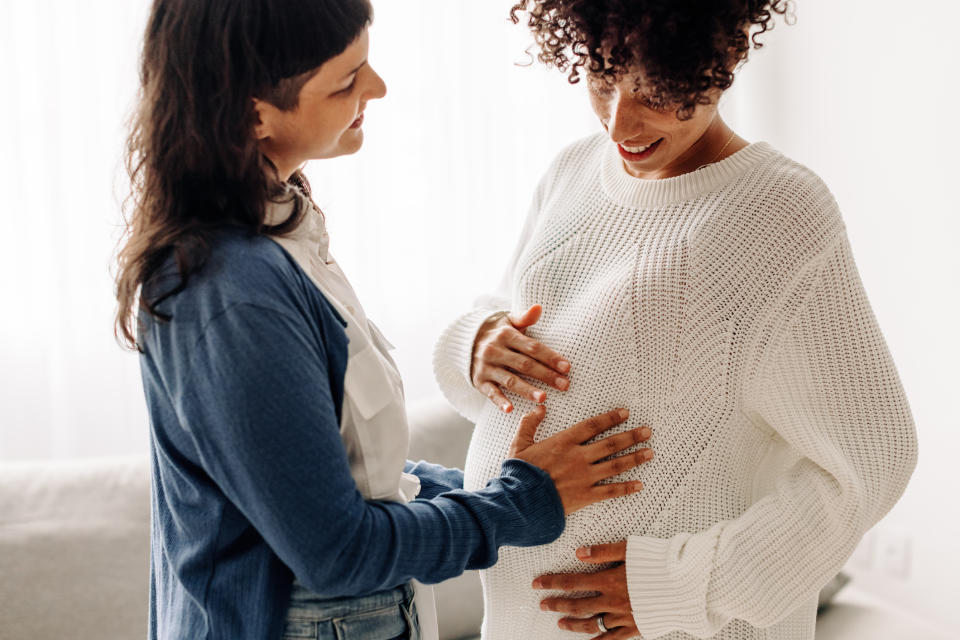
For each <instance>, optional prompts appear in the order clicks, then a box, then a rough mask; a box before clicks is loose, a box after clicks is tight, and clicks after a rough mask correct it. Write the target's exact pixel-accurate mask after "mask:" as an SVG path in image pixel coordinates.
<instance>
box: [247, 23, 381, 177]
mask: <svg viewBox="0 0 960 640" xmlns="http://www.w3.org/2000/svg"><path fill="white" fill-rule="evenodd" d="M369 45H370V35H369V32H368V30H367V29H364V31H363V33H361V34H360V36H359V37H358V38H357V39H356V40H354V41H353V43H352V44H350V46H348V47H347V48H346V50H345V51H344V52H343V53H341V54H340V55H338V56H336V57H334V58H331V59H330V60H328V61H327V62H325V63H324V64H323V65H322V66H321V67H320V69H319V70H318V71H317V73H316V74H315V75H314V76H313V77H312V78H310V79H309V80H308V81H307V82H306V83H305V84H304V85H303V88H302V89H301V90H300V96H299V101H298V103H297V106H296V107H295V108H294V109H292V110H290V111H282V110H281V109H278V108H277V107H276V106H274V105H272V104H270V103H269V102H265V101H262V100H257V99H254V104H255V107H256V110H257V113H258V115H259V117H260V122H259V124H257V126H256V129H255V133H256V136H257V139H258V140H259V142H260V149H261V151H262V152H263V153H264V154H265V155H266V156H267V157H268V158H270V160H271V161H272V162H273V163H274V165H276V167H277V169H278V171H279V173H280V177H281V178H282V179H284V180H286V179H287V178H288V177H289V176H290V174H292V173H293V171H295V170H296V169H297V167H299V166H300V165H302V164H303V163H304V162H306V161H307V160H315V159H320V158H334V157H336V156H342V155H347V154H351V153H355V152H356V151H357V150H359V149H360V147H361V145H362V144H363V129H362V126H363V111H364V109H365V108H366V106H367V102H368V101H370V100H376V99H377V98H382V97H383V96H384V95H386V93H387V87H386V85H385V84H384V82H383V79H382V78H381V77H380V76H379V75H377V73H376V71H374V70H373V68H372V67H371V66H370V63H369V62H368V61H367V52H368V51H369Z"/></svg>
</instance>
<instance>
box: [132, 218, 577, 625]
mask: <svg viewBox="0 0 960 640" xmlns="http://www.w3.org/2000/svg"><path fill="white" fill-rule="evenodd" d="M163 272H164V273H167V274H170V273H172V262H170V263H168V264H167V265H166V267H165V270H164V271H163ZM175 281H176V279H171V278H170V277H168V278H166V279H160V280H159V281H158V282H154V283H152V284H151V285H150V286H148V287H147V288H146V292H145V296H146V297H147V298H148V299H149V298H150V297H151V296H155V295H156V294H157V292H162V291H165V290H166V289H169V288H170V284H171V283H172V282H175ZM160 309H161V310H162V311H163V312H164V313H167V314H171V315H172V316H173V319H172V321H170V322H163V321H157V320H155V319H153V318H151V317H146V316H145V314H141V315H142V316H143V317H142V325H141V333H140V344H141V346H142V348H143V351H144V353H143V355H142V356H141V359H140V364H141V372H142V377H143V387H144V393H145V396H146V401H147V407H148V410H149V415H150V433H151V454H152V463H153V464H152V473H153V483H152V535H151V538H152V540H151V584H150V637H151V638H163V639H167V638H170V639H174V638H177V639H180V638H196V639H200V638H206V639H213V638H218V639H219V638H224V639H226V638H230V639H231V640H238V639H243V638H251V639H252V638H257V639H264V638H270V639H273V638H279V637H280V635H281V632H282V627H283V622H284V618H285V616H286V609H287V605H288V601H289V594H290V586H291V584H292V581H293V578H294V576H296V578H297V579H298V580H299V581H300V582H301V583H303V584H304V585H305V586H306V587H307V588H309V589H310V590H312V591H315V592H316V593H318V594H321V595H324V596H330V597H337V596H352V595H362V594H368V593H372V592H375V591H378V590H381V589H386V588H391V587H394V586H397V585H400V584H403V583H405V582H408V581H409V580H411V579H412V578H416V579H418V580H420V581H422V582H427V583H435V582H439V581H441V580H445V579H447V578H450V577H453V576H456V575H458V574H460V573H461V572H463V571H464V570H466V569H478V568H484V567H489V566H490V565H492V564H493V563H494V562H496V560H497V551H498V548H499V547H500V546H502V545H516V546H529V545H537V544H544V543H547V542H551V541H553V540H555V539H556V538H557V537H558V536H559V535H560V533H561V532H562V530H563V527H564V516H563V507H562V504H561V502H560V498H559V496H558V494H557V492H556V488H555V487H554V485H553V482H552V481H551V480H550V478H549V476H548V475H547V474H545V473H544V472H543V471H542V470H540V469H538V468H536V467H534V466H532V465H530V464H527V463H525V462H522V461H520V460H508V461H507V462H505V463H504V465H503V471H502V473H503V475H502V476H501V477H499V478H497V479H494V480H492V481H491V482H490V483H489V484H488V485H487V486H486V487H485V488H484V489H483V490H481V491H477V492H474V493H471V492H466V491H464V490H463V489H462V485H463V474H462V472H460V471H459V470H455V469H445V468H443V467H439V466H436V465H431V464H428V463H424V462H420V463H418V464H413V463H409V462H408V464H407V470H408V471H409V472H411V473H414V474H416V475H418V476H419V477H420V479H421V483H422V487H423V490H422V492H421V494H420V497H419V498H418V499H417V500H415V501H413V502H411V503H409V504H399V503H388V502H375V501H365V500H364V499H363V497H362V496H361V494H360V493H359V491H358V490H357V487H356V485H355V483H354V481H353V478H352V477H351V475H350V468H349V464H348V461H347V455H346V452H345V450H344V446H343V444H342V442H341V440H340V431H339V423H340V412H341V405H342V402H343V377H344V372H345V370H346V364H347V338H346V334H345V332H344V321H343V319H342V318H341V317H340V316H339V315H338V314H337V312H336V311H335V310H334V309H333V308H332V307H331V306H330V304H329V303H328V302H327V301H326V299H325V298H324V297H323V295H322V294H321V293H320V291H319V290H318V289H317V288H316V286H315V285H314V284H313V283H312V282H311V281H310V279H309V278H308V277H307V276H306V274H304V273H303V271H301V269H300V267H299V266H298V265H297V263H296V262H295V261H294V260H293V259H292V258H291V257H290V256H289V255H288V254H287V253H286V252H285V251H284V250H283V249H282V248H281V247H280V246H279V245H277V244H276V243H274V242H273V241H271V240H269V239H268V238H264V237H260V236H255V235H251V234H246V233H242V232H239V231H223V232H221V233H219V234H217V236H216V239H215V242H214V243H213V251H212V255H211V257H210V259H209V261H208V262H207V264H206V265H205V266H204V268H203V269H202V270H201V272H200V273H198V274H196V275H194V276H193V277H191V279H190V280H189V282H188V284H187V287H186V289H185V290H184V291H182V292H180V293H179V294H177V295H175V296H173V297H171V298H169V299H167V300H165V301H164V302H163V303H162V304H161V305H160Z"/></svg>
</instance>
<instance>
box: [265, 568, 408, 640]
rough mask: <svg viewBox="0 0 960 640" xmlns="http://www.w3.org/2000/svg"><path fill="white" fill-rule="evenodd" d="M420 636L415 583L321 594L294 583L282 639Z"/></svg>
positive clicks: (373, 639)
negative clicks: (338, 595) (339, 594)
mask: <svg viewBox="0 0 960 640" xmlns="http://www.w3.org/2000/svg"><path fill="white" fill-rule="evenodd" d="M307 638H309V639H310V640H420V623H419V621H418V620H417V608H416V605H415V604H414V602H413V587H412V586H411V585H410V584H405V585H401V586H399V587H396V588H395V589H388V590H386V591H378V592H376V593H371V594H370V595H366V596H358V597H355V598H333V599H330V598H321V597H320V596H317V595H315V594H313V593H311V592H310V591H308V590H307V589H305V588H304V587H303V586H301V585H300V584H299V583H297V582H294V583H293V591H292V592H291V594H290V609H289V611H288V612H287V620H286V624H285V625H284V628H283V636H282V640H305V639H307Z"/></svg>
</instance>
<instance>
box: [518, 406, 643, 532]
mask: <svg viewBox="0 0 960 640" xmlns="http://www.w3.org/2000/svg"><path fill="white" fill-rule="evenodd" d="M545 415H546V409H545V408H544V407H543V406H537V407H536V408H535V409H534V410H533V411H531V412H530V413H528V414H527V415H525V416H523V419H522V420H520V429H519V430H518V431H517V435H516V437H515V438H514V440H513V444H512V445H511V446H510V454H509V455H510V457H512V458H519V459H520V460H525V461H527V462H529V463H530V464H532V465H534V466H537V467H540V468H541V469H543V470H544V471H546V472H547V473H548V474H549V475H550V477H551V478H552V479H553V483H554V485H556V487H557V493H559V494H560V500H561V501H562V502H563V511H564V513H566V514H567V515H569V514H571V513H573V512H574V511H576V510H578V509H582V508H583V507H585V506H587V505H589V504H593V503H594V502H600V501H601V500H607V499H608V498H618V497H620V496H626V495H630V494H631V493H636V492H637V491H640V490H641V489H643V483H642V482H639V481H631V482H614V483H609V484H597V483H599V482H600V481H601V480H606V479H607V478H610V477H613V476H615V475H618V474H621V473H623V472H624V471H629V470H630V469H633V468H634V467H638V466H640V465H641V464H643V463H644V462H647V461H649V460H651V459H652V458H653V451H652V450H651V449H640V450H639V451H635V452H633V453H629V454H626V455H623V456H617V457H615V458H612V459H610V460H604V461H603V462H600V461H601V460H603V459H604V458H608V457H610V456H613V455H615V454H617V453H620V452H621V451H623V450H624V449H628V448H630V447H632V446H633V445H635V444H637V443H640V442H645V441H647V440H648V439H649V438H650V434H651V431H650V428H649V427H638V428H636V429H632V430H630V431H627V432H625V433H619V434H616V435H612V436H608V437H606V438H602V439H600V440H597V441H596V442H591V443H590V444H586V443H587V441H588V440H591V439H592V438H594V437H596V436H598V435H599V434H601V433H603V432H604V431H607V430H608V429H610V428H611V427H614V426H616V425H618V424H621V423H623V422H625V421H626V420H627V417H628V416H629V412H628V411H627V410H626V409H616V410H614V411H609V412H607V413H603V414H600V415H598V416H594V417H592V418H589V419H587V420H584V421H583V422H578V423H577V424H575V425H573V426H572V427H569V428H567V429H564V430H563V431H561V432H560V433H558V434H555V435H553V436H550V437H549V438H547V439H546V440H542V441H541V442H534V437H535V435H536V433H537V427H539V426H540V423H541V422H543V418H544V416H545Z"/></svg>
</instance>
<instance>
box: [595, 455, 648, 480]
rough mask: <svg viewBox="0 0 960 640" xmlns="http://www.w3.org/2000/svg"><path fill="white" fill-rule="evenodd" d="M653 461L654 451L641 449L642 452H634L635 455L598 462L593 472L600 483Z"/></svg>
mask: <svg viewBox="0 0 960 640" xmlns="http://www.w3.org/2000/svg"><path fill="white" fill-rule="evenodd" d="M652 459H653V451H652V450H651V449H641V450H640V451H634V452H633V453H628V454H626V455H623V456H617V457H616V458H613V459H612V460H607V461H606V462H598V463H596V464H595V465H593V469H592V471H593V473H594V474H596V475H595V477H596V478H597V481H598V482H599V481H600V480H604V479H606V478H612V477H613V476H618V475H620V474H621V473H623V472H625V471H629V470H630V469H633V468H634V467H639V466H640V465H642V464H643V463H644V462H649V461H650V460H652Z"/></svg>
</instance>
